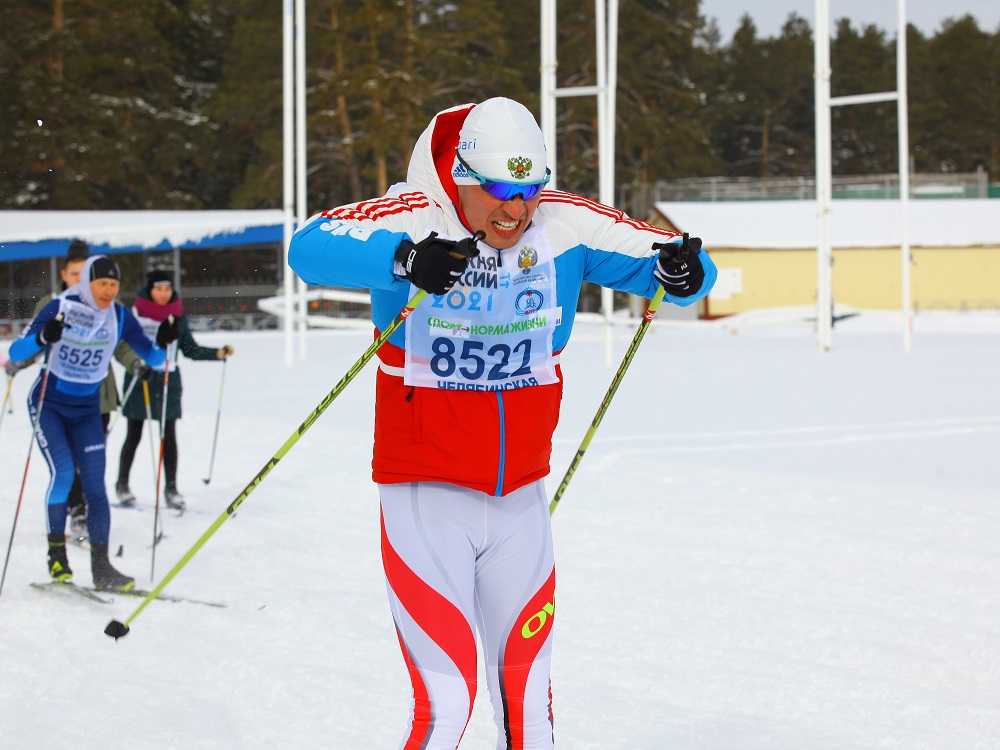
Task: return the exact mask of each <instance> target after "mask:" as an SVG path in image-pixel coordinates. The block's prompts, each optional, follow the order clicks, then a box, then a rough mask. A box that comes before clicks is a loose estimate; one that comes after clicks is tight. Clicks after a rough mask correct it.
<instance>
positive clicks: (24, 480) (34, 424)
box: [0, 314, 62, 596]
mask: <svg viewBox="0 0 1000 750" xmlns="http://www.w3.org/2000/svg"><path fill="white" fill-rule="evenodd" d="M61 318H62V315H61V314H60V319H61ZM51 349H52V347H51V346H46V347H45V359H44V360H43V361H42V369H43V370H45V374H44V375H42V387H41V391H40V392H39V394H38V410H37V411H36V412H35V418H34V419H33V420H32V421H31V440H30V441H29V442H28V458H27V459H25V461H24V473H23V474H22V475H21V489H20V491H19V492H18V493H17V507H16V508H15V509H14V523H13V525H12V526H11V527H10V539H9V540H8V542H7V556H6V557H5V558H4V561H3V574H2V575H0V596H2V595H3V585H4V582H5V581H6V580H7V566H8V565H9V564H10V550H11V548H12V547H13V546H14V532H15V531H17V519H18V518H19V517H20V515H21V503H22V502H23V501H24V488H25V486H27V484H28V467H30V466H31V452H32V450H33V449H34V447H35V436H36V435H37V433H38V423H39V421H40V420H41V418H42V407H43V406H45V391H46V390H47V389H48V387H49V351H50V350H51ZM8 390H9V389H8ZM5 400H6V399H5Z"/></svg>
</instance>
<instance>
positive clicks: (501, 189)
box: [455, 151, 552, 201]
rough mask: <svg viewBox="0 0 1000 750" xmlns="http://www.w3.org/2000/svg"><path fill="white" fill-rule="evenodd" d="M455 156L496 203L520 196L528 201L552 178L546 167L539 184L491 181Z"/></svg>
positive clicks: (550, 171)
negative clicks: (543, 176)
mask: <svg viewBox="0 0 1000 750" xmlns="http://www.w3.org/2000/svg"><path fill="white" fill-rule="evenodd" d="M455 156H457V157H458V161H459V163H460V164H461V165H462V166H463V167H465V171H466V172H468V173H469V177H471V178H473V179H474V180H479V186H480V187H481V188H482V189H483V190H485V191H486V192H487V193H489V194H490V195H491V196H493V197H494V198H496V199H497V200H498V201H510V200H514V198H516V197H517V196H519V195H520V196H521V197H522V198H523V199H524V200H526V201H530V200H531V199H532V198H534V197H535V196H536V195H538V194H539V193H540V192H542V188H544V187H545V186H546V185H548V184H549V178H550V177H551V176H552V170H551V169H549V168H548V167H546V168H545V178H544V179H543V180H541V181H540V182H528V183H525V182H501V181H499V180H491V179H490V178H489V177H484V176H483V175H481V174H479V172H477V171H476V170H474V169H473V168H472V167H470V166H469V163H468V162H467V161H466V160H465V159H463V158H462V155H461V154H460V153H458V152H457V151H456V152H455Z"/></svg>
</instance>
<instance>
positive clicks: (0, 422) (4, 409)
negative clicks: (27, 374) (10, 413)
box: [0, 375, 14, 427]
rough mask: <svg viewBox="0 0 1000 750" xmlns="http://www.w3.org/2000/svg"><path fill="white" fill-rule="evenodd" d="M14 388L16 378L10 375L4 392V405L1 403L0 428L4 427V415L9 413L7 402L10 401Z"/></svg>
mask: <svg viewBox="0 0 1000 750" xmlns="http://www.w3.org/2000/svg"><path fill="white" fill-rule="evenodd" d="M13 387H14V378H12V377H11V376H10V375H8V376H7V387H6V388H5V389H4V392H3V403H0V427H2V426H3V418H4V415H5V414H6V413H7V402H8V401H10V392H11V389H12V388H13Z"/></svg>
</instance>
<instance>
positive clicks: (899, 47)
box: [896, 0, 913, 352]
mask: <svg viewBox="0 0 1000 750" xmlns="http://www.w3.org/2000/svg"><path fill="white" fill-rule="evenodd" d="M897 9H898V13H899V31H898V32H897V34H896V93H897V95H898V96H897V98H896V112H897V114H898V119H899V122H898V126H899V210H900V214H901V216H900V219H901V229H902V237H901V242H900V250H901V257H900V263H901V264H902V275H901V279H902V286H903V299H902V306H903V350H904V351H907V352H908V351H910V349H911V347H912V346H913V306H912V305H913V303H912V299H911V296H910V295H911V288H910V265H911V259H910V125H909V115H908V112H907V99H908V95H907V89H906V85H907V84H906V0H898V6H897Z"/></svg>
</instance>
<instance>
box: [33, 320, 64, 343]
mask: <svg viewBox="0 0 1000 750" xmlns="http://www.w3.org/2000/svg"><path fill="white" fill-rule="evenodd" d="M64 325H65V324H64V323H63V316H62V314H61V313H60V314H59V315H57V316H56V317H54V318H52V320H49V321H47V322H46V323H45V326H44V327H43V328H42V330H40V331H39V332H38V333H37V334H35V340H36V341H37V342H38V343H39V344H40V345H41V346H47V345H48V344H54V343H56V342H57V341H58V340H59V339H61V338H62V335H63V327H64Z"/></svg>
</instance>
